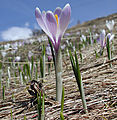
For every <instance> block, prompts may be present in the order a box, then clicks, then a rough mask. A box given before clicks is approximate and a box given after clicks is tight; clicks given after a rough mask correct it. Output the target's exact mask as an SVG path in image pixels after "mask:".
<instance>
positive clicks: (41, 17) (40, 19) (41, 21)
mask: <svg viewBox="0 0 117 120" xmlns="http://www.w3.org/2000/svg"><path fill="white" fill-rule="evenodd" d="M35 16H36V20H37V23H38V24H39V25H40V27H41V29H42V30H43V31H44V32H45V33H46V34H47V35H48V30H47V27H46V25H45V22H44V14H43V15H42V14H41V11H40V9H39V8H36V10H35Z"/></svg>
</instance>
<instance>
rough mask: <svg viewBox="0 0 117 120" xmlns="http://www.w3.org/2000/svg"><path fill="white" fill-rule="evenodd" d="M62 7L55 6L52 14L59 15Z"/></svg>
mask: <svg viewBox="0 0 117 120" xmlns="http://www.w3.org/2000/svg"><path fill="white" fill-rule="evenodd" d="M61 12H62V9H61V8H60V7H57V8H56V9H55V11H54V15H57V16H58V17H59V16H60V15H61Z"/></svg>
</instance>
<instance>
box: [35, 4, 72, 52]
mask: <svg viewBox="0 0 117 120" xmlns="http://www.w3.org/2000/svg"><path fill="white" fill-rule="evenodd" d="M35 16H36V19H37V22H38V24H39V25H40V27H41V29H42V30H43V31H44V32H45V33H46V34H47V35H48V37H49V38H50V40H51V42H52V44H53V46H54V49H55V51H56V52H57V51H58V49H59V47H60V42H61V38H62V36H63V34H64V32H65V30H66V29H67V26H68V24H69V21H70V16H71V7H70V5H69V4H66V6H65V7H64V8H63V9H61V8H60V7H57V8H56V9H55V11H54V12H52V11H47V12H45V11H43V12H42V13H41V11H40V9H39V8H36V10H35Z"/></svg>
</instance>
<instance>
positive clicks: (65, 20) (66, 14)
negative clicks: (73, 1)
mask: <svg viewBox="0 0 117 120" xmlns="http://www.w3.org/2000/svg"><path fill="white" fill-rule="evenodd" d="M70 16H71V7H70V5H69V4H67V5H66V6H65V7H64V8H63V10H62V13H61V15H60V18H59V31H60V32H58V33H60V34H62V36H63V34H64V32H65V30H66V29H67V26H68V24H69V21H70Z"/></svg>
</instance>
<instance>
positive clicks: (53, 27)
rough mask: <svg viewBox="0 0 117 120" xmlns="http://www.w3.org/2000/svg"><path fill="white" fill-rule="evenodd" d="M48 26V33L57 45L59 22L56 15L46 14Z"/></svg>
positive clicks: (49, 12)
mask: <svg viewBox="0 0 117 120" xmlns="http://www.w3.org/2000/svg"><path fill="white" fill-rule="evenodd" d="M46 25H47V28H48V31H49V32H50V34H51V35H52V38H53V39H52V41H53V43H54V44H56V33H57V22H56V18H55V16H54V14H53V13H52V12H51V11H48V12H47V13H46Z"/></svg>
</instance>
